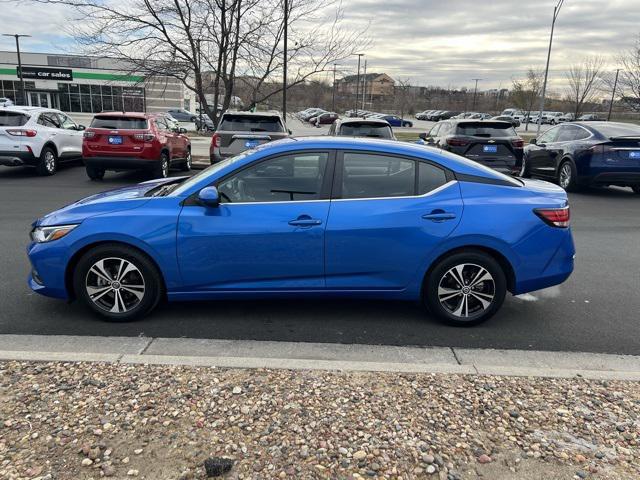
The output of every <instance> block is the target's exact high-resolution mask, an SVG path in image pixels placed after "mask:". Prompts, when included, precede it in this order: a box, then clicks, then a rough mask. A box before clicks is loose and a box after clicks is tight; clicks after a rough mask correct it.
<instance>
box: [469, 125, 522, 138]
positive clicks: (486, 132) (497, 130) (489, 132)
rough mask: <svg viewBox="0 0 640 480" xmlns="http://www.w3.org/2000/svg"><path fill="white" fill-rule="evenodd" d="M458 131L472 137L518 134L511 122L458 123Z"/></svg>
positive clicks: (513, 135) (512, 135) (511, 135)
mask: <svg viewBox="0 0 640 480" xmlns="http://www.w3.org/2000/svg"><path fill="white" fill-rule="evenodd" d="M457 133H458V134H459V135H469V136H472V137H486V138H493V137H515V136H517V134H516V131H515V129H514V128H513V127H512V126H511V124H509V123H504V124H502V123H500V124H498V123H495V124H487V123H486V122H482V123H480V122H478V123H463V124H460V125H458V128H457Z"/></svg>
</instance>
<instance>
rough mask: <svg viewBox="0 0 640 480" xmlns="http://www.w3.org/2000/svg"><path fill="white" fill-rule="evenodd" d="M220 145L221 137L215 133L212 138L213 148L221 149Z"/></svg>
mask: <svg viewBox="0 0 640 480" xmlns="http://www.w3.org/2000/svg"><path fill="white" fill-rule="evenodd" d="M220 143H221V139H220V135H218V134H217V133H214V134H213V136H212V137H211V146H212V147H219V146H220Z"/></svg>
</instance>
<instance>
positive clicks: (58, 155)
mask: <svg viewBox="0 0 640 480" xmlns="http://www.w3.org/2000/svg"><path fill="white" fill-rule="evenodd" d="M47 147H49V148H51V149H52V150H53V151H54V152H55V154H56V157H58V159H59V157H60V154H59V151H58V147H57V146H56V144H55V143H53V141H52V140H47V141H46V142H45V143H44V144H43V145H42V148H41V149H40V155H42V151H43V150H44V149H45V148H47Z"/></svg>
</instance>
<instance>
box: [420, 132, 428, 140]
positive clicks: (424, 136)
mask: <svg viewBox="0 0 640 480" xmlns="http://www.w3.org/2000/svg"><path fill="white" fill-rule="evenodd" d="M418 137H420V138H421V139H422V140H424V141H425V142H426V141H427V134H426V133H421V134H420V135H418Z"/></svg>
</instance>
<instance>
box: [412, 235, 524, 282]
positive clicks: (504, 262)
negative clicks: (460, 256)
mask: <svg viewBox="0 0 640 480" xmlns="http://www.w3.org/2000/svg"><path fill="white" fill-rule="evenodd" d="M470 252H481V253H484V254H487V255H489V256H490V257H492V258H493V259H494V260H495V261H496V262H498V265H500V268H502V271H503V272H504V276H505V278H506V280H507V290H508V291H509V292H513V291H514V290H515V287H516V275H515V270H514V269H513V265H511V262H510V261H509V259H508V258H507V257H505V256H504V255H503V254H502V253H500V252H499V251H498V250H496V249H494V248H491V247H487V246H485V245H465V246H458V247H454V248H451V249H450V250H447V251H446V252H444V253H441V254H440V255H439V256H438V257H437V258H436V259H434V260H433V262H431V264H430V265H429V268H428V269H427V271H426V272H425V274H424V276H423V278H422V287H421V290H422V292H424V289H425V287H426V284H427V279H428V278H429V275H430V274H431V272H432V271H433V269H434V268H435V267H436V266H437V265H438V264H439V263H440V262H441V261H442V260H444V259H445V258H447V257H449V256H451V255H455V254H457V253H470Z"/></svg>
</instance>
